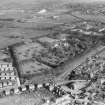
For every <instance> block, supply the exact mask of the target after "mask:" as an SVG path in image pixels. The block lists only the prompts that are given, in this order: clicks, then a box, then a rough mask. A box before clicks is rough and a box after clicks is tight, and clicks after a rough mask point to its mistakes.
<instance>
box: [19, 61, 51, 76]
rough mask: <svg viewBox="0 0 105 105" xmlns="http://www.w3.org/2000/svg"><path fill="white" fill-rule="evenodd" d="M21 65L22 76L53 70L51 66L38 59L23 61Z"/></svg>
mask: <svg viewBox="0 0 105 105" xmlns="http://www.w3.org/2000/svg"><path fill="white" fill-rule="evenodd" d="M19 67H20V75H22V76H30V75H35V74H41V73H44V72H46V71H49V70H51V67H49V66H47V65H45V64H43V63H41V62H38V61H36V60H27V61H23V62H21V63H20V64H19Z"/></svg>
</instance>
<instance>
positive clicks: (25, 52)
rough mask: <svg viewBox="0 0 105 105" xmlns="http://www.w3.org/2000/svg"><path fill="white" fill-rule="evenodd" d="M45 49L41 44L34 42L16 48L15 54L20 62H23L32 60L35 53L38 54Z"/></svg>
mask: <svg viewBox="0 0 105 105" xmlns="http://www.w3.org/2000/svg"><path fill="white" fill-rule="evenodd" d="M43 49H44V47H43V46H41V44H39V43H36V42H34V43H28V44H22V45H19V46H16V47H15V48H14V53H15V56H16V58H17V60H18V62H19V61H22V60H27V59H32V58H33V54H34V53H36V54H38V53H39V52H40V51H41V50H43Z"/></svg>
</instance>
